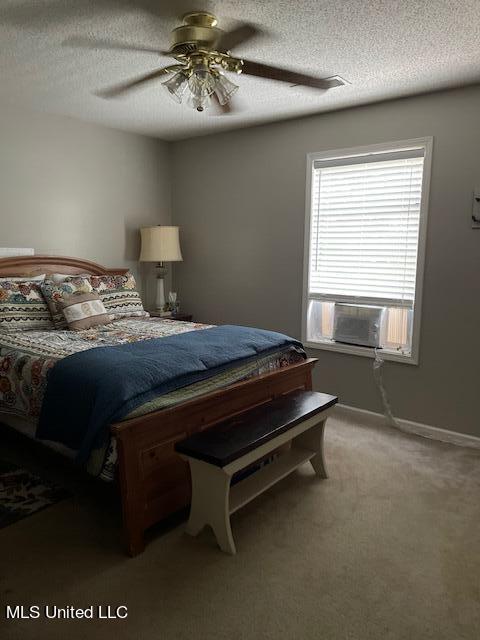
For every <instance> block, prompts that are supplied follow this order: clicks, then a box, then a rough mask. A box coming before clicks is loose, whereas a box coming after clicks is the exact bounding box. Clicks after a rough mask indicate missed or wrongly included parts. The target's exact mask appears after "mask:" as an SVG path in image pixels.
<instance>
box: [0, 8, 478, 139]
mask: <svg viewBox="0 0 480 640" xmlns="http://www.w3.org/2000/svg"><path fill="white" fill-rule="evenodd" d="M205 8H208V9H210V10H213V11H214V13H215V14H216V15H217V16H218V18H219V26H220V27H224V28H228V27H230V26H233V25H234V24H235V21H236V20H245V21H249V22H253V23H255V24H257V25H259V26H261V27H263V28H265V29H266V30H268V35H265V36H262V37H259V38H256V39H254V40H251V41H249V42H248V43H246V44H245V45H242V46H241V47H238V49H235V55H238V56H239V57H241V56H242V55H244V56H245V57H248V58H251V59H253V60H258V61H262V62H266V63H270V64H277V65H279V66H286V67H289V68H292V69H295V70H302V71H305V72H309V73H313V74H316V75H318V76H322V77H325V76H330V75H334V74H338V75H341V76H342V77H344V78H346V79H347V80H349V81H350V82H351V84H350V85H347V86H346V87H340V88H336V89H331V90H330V91H329V92H327V93H321V92H317V91H315V90H312V89H305V88H303V89H302V88H299V87H293V88H292V87H290V86H289V85H288V84H284V83H277V82H272V81H269V80H260V79H254V78H250V77H247V76H237V77H234V78H232V79H233V80H234V81H236V82H237V84H238V85H240V90H239V91H238V92H237V95H238V97H239V100H240V102H241V106H242V110H241V111H240V112H239V113H238V114H237V115H228V116H214V115H211V114H209V113H208V111H206V112H204V113H198V112H196V111H194V110H192V109H190V108H189V107H187V106H183V105H177V104H176V103H174V102H173V101H172V100H171V99H170V98H169V97H168V95H167V94H166V92H165V91H164V90H163V89H162V88H161V87H160V82H155V83H153V84H149V85H148V86H146V87H145V88H143V89H141V90H139V91H137V92H135V93H132V94H128V96H127V97H126V98H122V99H116V100H109V101H106V100H103V99H101V98H98V97H96V96H94V95H92V92H93V91H95V90H98V89H100V88H102V87H105V86H108V85H111V84H115V83H117V82H119V81H122V80H124V79H129V78H130V77H132V76H133V77H134V76H135V75H139V74H143V73H147V72H149V71H151V70H154V69H156V68H158V67H161V66H164V65H166V64H169V63H170V62H172V60H171V59H169V58H166V57H159V56H157V55H155V54H150V53H131V52H126V51H103V50H98V49H95V50H83V49H78V48H71V47H67V46H65V45H62V42H63V41H64V40H65V39H66V38H70V37H72V36H82V37H95V38H111V39H115V40H121V41H123V42H125V43H128V44H140V45H147V46H158V47H160V48H165V47H168V46H169V42H170V41H169V32H170V30H171V29H172V28H174V27H175V26H178V24H179V17H181V16H182V15H183V13H185V12H186V11H187V10H195V9H205ZM479 25H480V0H455V1H453V0H345V1H341V0H340V1H339V0H308V1H304V2H300V1H285V0H276V1H273V0H267V1H258V0H223V1H218V2H209V1H208V0H197V1H195V0H193V1H188V0H177V1H173V0H168V1H163V2H162V1H161V0H157V1H153V0H35V1H33V0H30V1H25V0H0V42H1V50H0V77H1V81H2V93H1V99H2V100H3V101H8V102H9V103H11V104H14V105H16V104H19V105H21V106H22V107H26V108H33V109H36V110H40V111H45V112H50V113H58V114H64V115H68V116H72V117H76V118H81V119H82V120H88V121H92V122H97V123H100V124H104V125H107V126H112V127H117V128H119V129H123V130H127V131H134V132H138V133H144V134H148V135H153V136H157V137H159V138H163V139H167V140H174V139H179V138H185V137H189V136H194V135H201V134H206V133H211V132H214V131H219V130H222V129H232V128H236V127H242V126H248V125H253V124H259V123H263V122H272V121H276V120H281V119H283V118H289V117H293V116H299V115H305V114H310V113H318V112H321V111H324V110H332V109H337V108H342V107H346V106H351V105H355V104H364V103H367V102H372V101H377V100H382V99H386V98H392V97H397V96H403V95H409V94H414V93H421V92H425V91H431V90H434V89H441V88H444V87H453V86H460V85H464V84H470V83H473V82H477V81H480V45H479Z"/></svg>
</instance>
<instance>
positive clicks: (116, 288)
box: [89, 273, 149, 319]
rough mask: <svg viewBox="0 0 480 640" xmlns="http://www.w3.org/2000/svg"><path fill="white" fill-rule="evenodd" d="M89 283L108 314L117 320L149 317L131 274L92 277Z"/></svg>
mask: <svg viewBox="0 0 480 640" xmlns="http://www.w3.org/2000/svg"><path fill="white" fill-rule="evenodd" d="M89 281H90V283H91V285H92V287H93V291H95V292H96V293H98V294H99V296H100V299H101V301H102V302H103V304H104V305H105V309H106V310H107V313H111V314H113V315H114V316H115V319H118V318H128V317H139V318H144V317H146V316H148V315H149V314H148V313H147V312H146V311H145V309H144V308H143V304H142V299H141V298H140V294H139V293H138V291H137V284H136V282H135V278H134V277H133V275H132V274H131V273H127V274H126V275H124V276H90V278H89Z"/></svg>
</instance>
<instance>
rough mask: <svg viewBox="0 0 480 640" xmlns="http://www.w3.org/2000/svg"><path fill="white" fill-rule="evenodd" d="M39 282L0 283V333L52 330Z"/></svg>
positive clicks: (11, 281)
mask: <svg viewBox="0 0 480 640" xmlns="http://www.w3.org/2000/svg"><path fill="white" fill-rule="evenodd" d="M40 285H41V283H40V282H32V281H21V282H19V281H13V280H2V282H0V331H3V332H7V333H13V332H15V331H47V330H49V329H53V328H54V327H53V324H52V321H51V319H50V312H49V310H48V306H47V303H46V302H45V299H44V298H43V296H42V291H41V289H40Z"/></svg>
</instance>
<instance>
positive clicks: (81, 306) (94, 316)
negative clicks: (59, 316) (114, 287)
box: [62, 293, 112, 331]
mask: <svg viewBox="0 0 480 640" xmlns="http://www.w3.org/2000/svg"><path fill="white" fill-rule="evenodd" d="M62 308H63V315H64V316H65V320H66V321H67V324H68V328H69V329H72V330H73V331H82V330H84V329H90V328H91V327H96V326H97V325H99V324H108V323H109V322H111V321H112V316H109V315H108V313H107V312H106V311H105V307H104V306H103V302H102V301H101V300H100V296H99V295H98V293H74V294H73V295H71V296H68V298H66V299H65V301H64V302H63V303H62Z"/></svg>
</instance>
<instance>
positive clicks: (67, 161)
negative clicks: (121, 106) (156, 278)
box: [0, 110, 171, 301]
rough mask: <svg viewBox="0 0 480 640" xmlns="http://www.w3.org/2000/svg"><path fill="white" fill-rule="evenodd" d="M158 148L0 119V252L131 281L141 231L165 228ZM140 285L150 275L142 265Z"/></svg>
mask: <svg viewBox="0 0 480 640" xmlns="http://www.w3.org/2000/svg"><path fill="white" fill-rule="evenodd" d="M169 170H170V167H169V148H168V145H167V144H166V143H164V142H160V141H158V140H153V139H150V138H146V137H142V136H137V135H132V134H128V133H122V132H119V131H115V130H113V129H107V128H104V127H99V126H95V125H89V124H85V123H82V122H79V121H76V120H72V119H69V118H61V117H53V116H41V115H33V114H27V113H23V114H19V113H12V112H11V111H7V110H3V111H2V112H0V221H1V226H0V246H3V247H5V246H10V247H12V246H13V247H34V249H35V252H36V253H52V254H57V255H67V256H76V257H81V258H86V259H89V260H93V261H95V262H99V263H101V264H103V265H106V266H109V267H121V266H128V267H130V268H131V269H132V270H133V271H134V272H135V273H136V274H137V275H138V254H139V248H140V245H139V242H140V240H139V232H138V229H139V227H141V226H148V225H155V224H160V223H167V224H168V223H169V221H170V217H171V181H170V175H169ZM142 266H143V269H142V270H141V274H140V278H139V284H140V286H141V287H142V285H143V284H144V283H145V281H147V282H148V283H149V284H150V287H149V291H148V297H149V301H150V300H151V298H152V291H151V289H152V288H153V287H152V285H153V280H152V279H150V278H145V276H148V275H150V273H151V271H152V270H151V269H150V268H149V266H147V265H142Z"/></svg>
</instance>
